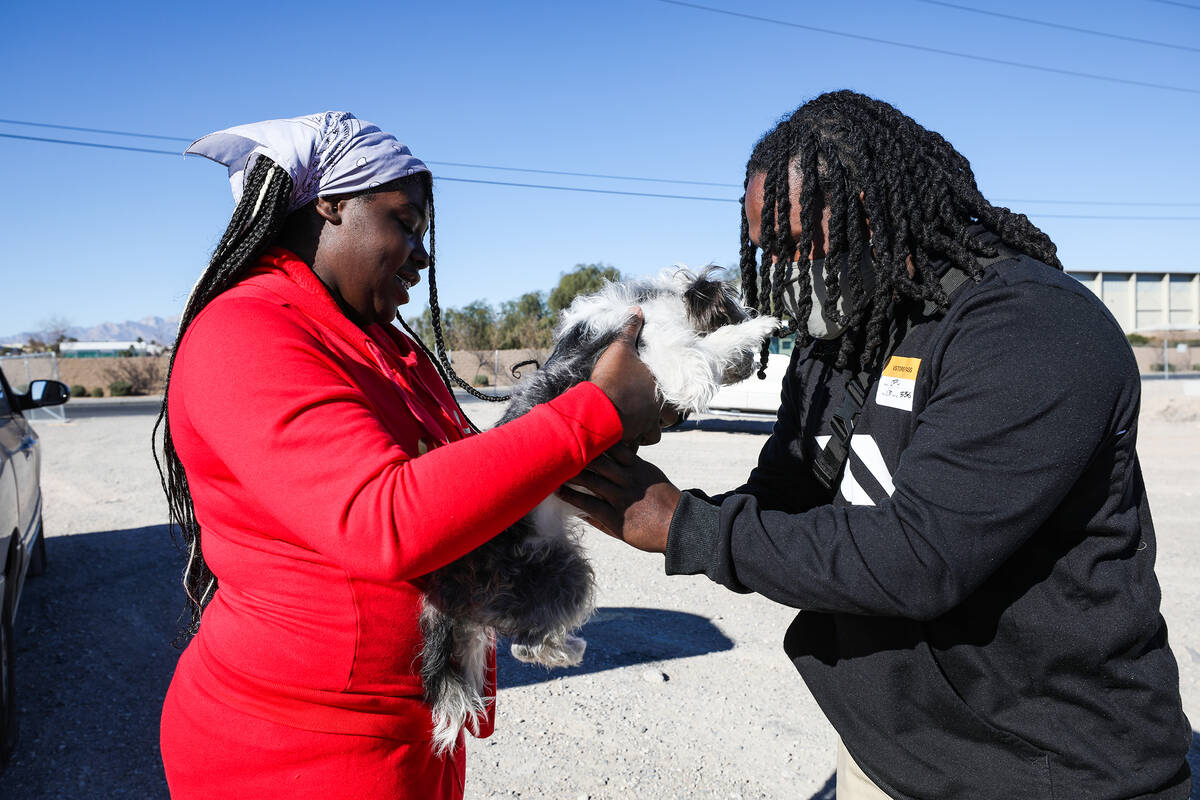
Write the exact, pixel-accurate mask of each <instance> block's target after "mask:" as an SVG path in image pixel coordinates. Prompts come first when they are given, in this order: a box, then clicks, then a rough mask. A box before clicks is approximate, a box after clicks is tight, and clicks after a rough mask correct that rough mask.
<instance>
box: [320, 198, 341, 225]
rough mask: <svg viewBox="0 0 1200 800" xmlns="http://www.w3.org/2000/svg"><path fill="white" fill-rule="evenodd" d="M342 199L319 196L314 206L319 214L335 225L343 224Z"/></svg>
mask: <svg viewBox="0 0 1200 800" xmlns="http://www.w3.org/2000/svg"><path fill="white" fill-rule="evenodd" d="M342 202H343V201H342V200H341V199H340V198H337V197H318V198H317V201H316V203H314V204H313V208H315V209H316V212H317V215H318V216H320V217H321V218H322V219H324V220H325V221H326V222H329V223H331V224H333V225H341V224H342Z"/></svg>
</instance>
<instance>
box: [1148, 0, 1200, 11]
mask: <svg viewBox="0 0 1200 800" xmlns="http://www.w3.org/2000/svg"><path fill="white" fill-rule="evenodd" d="M1154 2H1156V3H1162V4H1163V5H1167V6H1180V7H1181V8H1190V9H1191V10H1192V11H1200V6H1194V5H1192V4H1191V3H1180V2H1179V0H1154Z"/></svg>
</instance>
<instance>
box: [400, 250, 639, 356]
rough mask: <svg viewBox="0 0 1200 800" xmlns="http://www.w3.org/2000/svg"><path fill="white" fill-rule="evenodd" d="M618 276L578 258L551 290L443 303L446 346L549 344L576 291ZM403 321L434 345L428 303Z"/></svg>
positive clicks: (482, 348) (484, 348) (479, 348)
mask: <svg viewBox="0 0 1200 800" xmlns="http://www.w3.org/2000/svg"><path fill="white" fill-rule="evenodd" d="M619 280H621V273H620V271H618V270H617V269H616V268H615V267H612V266H609V265H608V264H576V265H575V268H574V269H573V270H571V271H570V272H565V273H563V275H562V277H561V278H559V281H558V285H557V286H555V287H554V288H553V289H551V290H550V292H549V294H547V293H546V292H526V293H525V294H523V295H521V296H520V297H518V298H516V299H515V300H506V301H504V302H502V303H501V304H500V305H499V307H493V306H492V305H491V304H489V303H488V302H487V301H486V300H475V301H474V302H471V303H467V304H466V305H465V306H462V307H461V308H442V333H443V335H444V336H445V343H446V347H447V348H448V349H450V350H466V351H470V352H473V353H483V352H490V351H492V350H539V349H545V348H549V347H550V346H551V345H552V337H553V332H554V323H555V321H556V320H557V319H558V314H559V312H560V311H562V310H563V309H564V308H566V307H567V306H569V305H571V301H572V300H574V299H575V298H576V296H578V295H581V294H588V293H590V292H596V291H599V290H600V287H601V286H603V285H604V283H605V282H606V281H619ZM405 321H406V322H407V323H408V324H409V326H410V327H411V328H412V329H413V331H414V332H415V333H416V334H417V335H418V336H420V337H421V339H422V340H424V341H425V343H426V344H428V345H429V346H430V347H432V346H433V320H432V315H431V314H430V311H429V309H428V308H427V309H425V310H424V311H423V312H422V313H421V314H420V315H418V316H415V317H412V318H409V317H405Z"/></svg>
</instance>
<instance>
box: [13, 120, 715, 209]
mask: <svg viewBox="0 0 1200 800" xmlns="http://www.w3.org/2000/svg"><path fill="white" fill-rule="evenodd" d="M0 137H2V138H5V139H22V140H24V141H28V142H46V143H49V144H68V145H76V146H79V147H95V148H99V149H101V150H126V151H130V152H134V153H154V154H155V155H165V156H176V157H178V156H179V155H180V154H179V153H178V152H177V151H175V150H154V149H151V148H149V147H129V146H126V145H120V144H101V143H99V142H79V141H75V140H73V139H50V138H47V137H44V136H19V135H17V134H15V133H0ZM189 141H190V140H189ZM434 180H437V181H451V182H453V183H484V184H490V185H492V186H516V187H518V188H522V189H553V190H557V191H560V192H585V193H587V194H615V195H622V196H624V197H658V198H665V199H668V200H701V201H708V202H714V203H736V202H737V200H735V199H734V198H732V197H700V196H696V195H687V194H659V193H655V192H622V191H619V190H617V189H588V188H585V187H583V186H550V185H546V184H540V183H514V182H511V181H485V180H479V179H475V178H451V177H446V176H438V177H435V178H434Z"/></svg>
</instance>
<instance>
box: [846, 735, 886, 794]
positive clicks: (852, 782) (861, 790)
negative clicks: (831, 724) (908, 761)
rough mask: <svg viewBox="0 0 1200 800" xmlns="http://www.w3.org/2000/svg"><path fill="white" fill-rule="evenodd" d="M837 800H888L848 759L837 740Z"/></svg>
mask: <svg viewBox="0 0 1200 800" xmlns="http://www.w3.org/2000/svg"><path fill="white" fill-rule="evenodd" d="M837 799H838V800H889V798H888V796H887V795H886V794H884V793H883V790H882V789H880V788H879V787H878V786H876V785H875V784H874V783H873V782H872V781H871V779H870V778H868V777H867V776H866V775H864V774H863V771H862V770H861V769H859V766H858V764H855V763H854V759H853V758H851V757H850V753H849V752H848V751H847V750H846V746H845V745H844V744H842V740H841V739H838V754H837Z"/></svg>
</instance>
